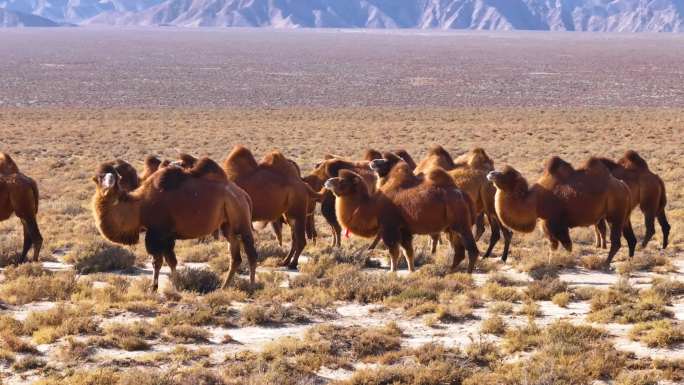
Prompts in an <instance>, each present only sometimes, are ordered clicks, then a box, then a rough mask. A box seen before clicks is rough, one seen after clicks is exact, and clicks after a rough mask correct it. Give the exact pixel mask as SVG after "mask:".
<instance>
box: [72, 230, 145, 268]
mask: <svg viewBox="0 0 684 385" xmlns="http://www.w3.org/2000/svg"><path fill="white" fill-rule="evenodd" d="M135 260H136V257H135V254H133V253H132V252H131V251H130V249H127V248H124V247H121V246H118V245H115V244H112V243H109V242H106V241H104V240H101V239H93V240H91V241H89V242H86V243H80V242H79V243H77V244H76V245H74V247H73V248H72V249H71V250H70V251H69V253H67V254H66V255H65V256H64V261H65V262H67V263H72V264H73V265H74V269H75V270H76V271H77V272H78V273H80V274H92V273H100V272H108V271H116V270H121V271H130V270H131V269H132V268H133V267H134V266H135Z"/></svg>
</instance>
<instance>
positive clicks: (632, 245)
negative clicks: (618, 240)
mask: <svg viewBox="0 0 684 385" xmlns="http://www.w3.org/2000/svg"><path fill="white" fill-rule="evenodd" d="M622 235H623V236H624V237H625V239H626V240H627V247H629V257H630V258H632V257H634V250H635V249H636V244H637V239H636V236H635V235H634V230H633V229H632V221H630V220H628V221H627V223H625V225H624V227H623V228H622Z"/></svg>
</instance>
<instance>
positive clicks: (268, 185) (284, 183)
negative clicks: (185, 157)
mask: <svg viewBox="0 0 684 385" xmlns="http://www.w3.org/2000/svg"><path fill="white" fill-rule="evenodd" d="M224 170H225V171H226V174H227V175H228V178H229V179H230V180H231V181H233V182H235V183H236V184H237V185H238V186H240V187H241V188H243V189H244V190H245V191H246V192H247V193H248V194H249V196H250V197H251V198H252V202H253V211H252V220H253V221H266V222H274V221H278V220H280V218H282V217H283V216H285V219H286V221H287V223H288V224H289V225H290V229H291V232H292V245H291V247H290V252H289V253H288V255H287V257H285V259H283V261H282V264H283V265H287V266H288V267H289V268H291V269H296V268H297V264H298V261H299V256H300V254H301V253H302V251H303V250H304V247H305V246H306V222H307V212H308V207H309V202H311V200H320V199H321V195H320V194H318V193H317V192H315V191H313V190H312V189H311V187H309V185H307V184H306V183H304V181H303V180H302V178H301V177H300V174H299V171H298V170H297V168H296V167H295V166H294V165H293V164H292V162H290V161H289V160H288V159H287V158H285V156H284V155H283V154H282V153H280V152H278V151H274V152H272V153H270V154H268V155H266V156H265V157H264V159H263V160H262V161H261V162H259V163H257V161H256V159H254V156H253V155H252V153H251V152H250V151H249V150H248V149H247V148H245V147H243V146H236V147H235V148H234V149H233V150H232V151H231V153H230V154H229V155H228V157H227V158H226V160H225V162H224Z"/></svg>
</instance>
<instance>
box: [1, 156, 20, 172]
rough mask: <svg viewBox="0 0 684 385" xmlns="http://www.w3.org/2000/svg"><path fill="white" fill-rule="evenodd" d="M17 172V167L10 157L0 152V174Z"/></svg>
mask: <svg viewBox="0 0 684 385" xmlns="http://www.w3.org/2000/svg"><path fill="white" fill-rule="evenodd" d="M17 173H19V167H17V164H16V163H15V162H14V159H12V157H11V156H10V155H9V154H7V153H4V152H0V175H10V174H17Z"/></svg>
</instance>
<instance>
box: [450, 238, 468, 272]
mask: <svg viewBox="0 0 684 385" xmlns="http://www.w3.org/2000/svg"><path fill="white" fill-rule="evenodd" d="M448 236H449V243H451V248H452V249H453V250H454V259H453V261H452V262H451V267H450V268H449V272H451V273H455V272H456V268H457V267H458V265H460V264H461V261H463V260H464V259H465V247H464V246H463V242H462V241H461V237H460V236H459V235H458V234H456V233H454V232H449V233H448Z"/></svg>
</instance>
